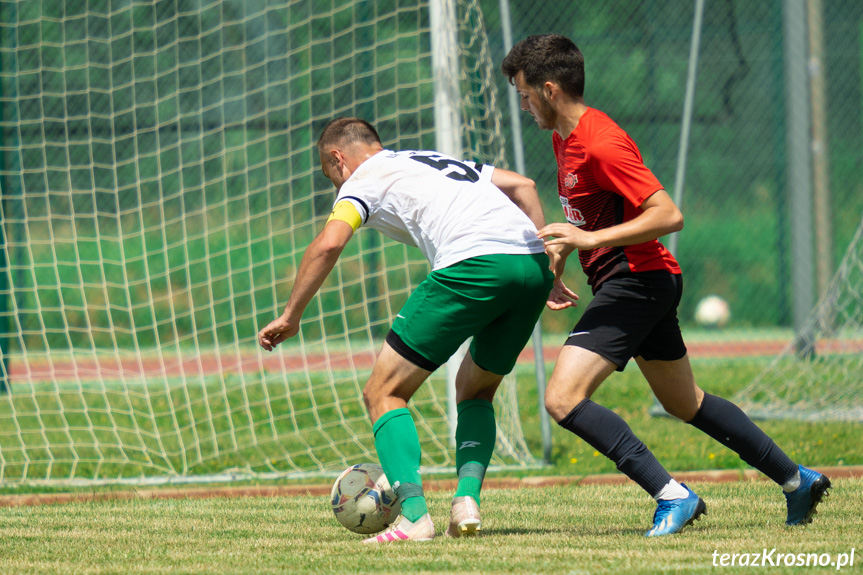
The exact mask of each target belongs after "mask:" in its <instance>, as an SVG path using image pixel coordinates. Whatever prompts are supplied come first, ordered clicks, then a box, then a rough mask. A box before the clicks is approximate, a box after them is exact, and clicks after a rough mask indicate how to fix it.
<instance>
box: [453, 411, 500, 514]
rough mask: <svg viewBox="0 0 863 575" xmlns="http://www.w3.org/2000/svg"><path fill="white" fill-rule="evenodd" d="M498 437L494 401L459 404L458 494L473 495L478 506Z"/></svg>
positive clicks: (456, 453) (457, 427)
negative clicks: (492, 402) (486, 471)
mask: <svg viewBox="0 0 863 575" xmlns="http://www.w3.org/2000/svg"><path fill="white" fill-rule="evenodd" d="M495 436H496V428H495V420H494V407H493V406H492V404H491V402H489V401H486V400H484V399H468V400H467V401H462V402H461V403H459V404H458V425H457V426H456V430H455V445H456V452H455V465H456V469H458V487H457V488H456V492H455V497H462V496H465V495H470V496H471V497H473V498H474V500H475V501H476V504H477V505H479V492H480V489H482V480H483V477H485V470H486V468H487V467H488V464H489V462H490V461H491V454H492V452H493V451H494V441H495Z"/></svg>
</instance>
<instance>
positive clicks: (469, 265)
mask: <svg viewBox="0 0 863 575" xmlns="http://www.w3.org/2000/svg"><path fill="white" fill-rule="evenodd" d="M318 151H319V152H320V158H321V167H322V169H323V172H324V175H326V176H327V177H328V178H329V179H330V180H331V181H332V182H333V184H335V186H336V189H337V190H338V195H337V197H336V201H335V205H334V207H333V213H332V215H331V216H330V219H329V220H328V221H327V223H326V225H325V226H324V229H323V230H322V231H321V232H320V233H319V234H318V236H317V237H316V238H315V239H314V240H313V241H312V243H311V244H310V245H309V247H308V248H307V249H306V252H305V254H304V255H303V259H302V262H301V263H300V268H299V271H298V272H297V277H296V279H295V281H294V285H293V288H292V290H291V295H290V298H289V300H288V303H287V306H286V307H285V311H284V313H283V314H282V315H281V316H280V317H279V318H277V319H276V320H274V321H272V322H271V323H270V324H269V325H267V326H266V327H265V328H264V329H262V330H261V331H260V332H259V334H258V341H259V343H260V345H261V347H263V348H264V349H266V350H272V349H273V348H274V347H275V346H277V345H278V344H279V343H281V342H282V341H284V340H286V339H288V338H289V337H292V336H294V335H296V334H297V332H298V331H299V324H300V318H301V316H302V314H303V310H304V309H305V308H306V306H307V305H308V303H309V301H310V300H311V299H312V297H313V296H314V295H315V293H317V291H318V289H319V288H320V286H321V284H322V283H323V281H324V279H325V278H326V277H327V275H328V274H329V273H330V271H331V270H332V269H333V267H334V265H335V264H336V261H337V260H338V258H339V255H340V254H341V252H342V250H343V249H344V247H345V246H346V245H347V243H348V241H349V240H350V239H351V237H352V236H353V234H354V232H355V231H356V230H357V229H358V228H359V227H360V226H364V227H369V228H373V229H376V230H378V231H380V232H381V233H383V234H384V235H386V236H388V237H390V238H393V239H395V240H397V241H400V242H403V243H405V244H408V245H412V246H416V247H418V248H419V249H420V250H421V251H422V252H423V254H424V255H425V256H426V258H428V260H429V262H430V263H431V265H432V270H431V272H430V273H429V275H428V277H427V278H426V279H425V280H424V281H423V282H422V283H421V284H420V285H419V286H418V287H417V288H416V290H415V291H414V292H413V293H412V294H411V296H410V298H408V301H407V302H406V303H405V305H404V307H403V308H402V310H401V311H400V312H399V313H398V315H397V316H396V318H395V320H394V322H393V325H392V329H391V330H390V332H389V334H388V335H387V337H386V342H385V343H384V344H383V348H382V349H381V352H380V354H379V355H378V357H377V360H376V362H375V366H374V368H373V370H372V374H371V376H370V378H369V380H368V382H367V383H366V386H365V389H364V390H363V398H364V400H365V403H366V407H367V408H368V410H369V416H370V417H371V420H372V423H373V431H374V435H375V447H376V449H377V452H378V457H379V459H380V462H381V466H382V467H383V469H384V472H385V473H386V476H387V478H388V479H389V481H390V483H391V484H392V485H393V487H394V489H395V491H396V493H397V495H398V496H399V498H400V499H401V501H402V515H401V517H400V518H399V520H398V521H397V522H396V523H395V524H394V525H392V526H391V527H390V528H389V529H387V530H386V531H384V532H383V533H382V534H380V535H377V536H375V537H371V538H369V539H366V540H365V541H364V542H365V543H386V542H393V541H407V540H428V539H431V538H433V537H434V536H435V530H434V525H433V524H432V520H431V517H430V516H429V513H428V507H427V505H426V500H425V497H424V495H423V489H422V481H421V479H420V475H419V466H420V457H421V451H420V443H419V439H418V436H417V431H416V426H415V424H414V421H413V418H412V416H411V414H410V412H409V411H408V409H407V402H408V401H409V400H410V398H411V397H412V396H413V394H414V392H416V390H417V389H418V388H419V387H420V385H422V383H423V382H424V381H425V380H426V379H427V378H428V376H429V375H431V373H432V372H433V371H435V370H436V369H437V368H438V367H439V366H441V365H442V364H444V363H445V362H446V361H447V360H448V359H449V358H450V356H451V355H452V354H453V353H455V352H456V350H458V348H459V346H461V344H462V343H463V342H465V341H466V340H467V339H468V338H470V337H473V341H472V343H471V345H470V353H468V354H467V355H466V356H465V358H464V361H463V362H462V364H461V366H460V368H459V370H458V374H457V376H456V401H457V406H458V423H457V427H456V446H457V447H456V467H457V470H458V487H457V488H456V492H455V496H454V498H453V502H452V508H451V513H450V524H449V527H448V529H447V530H446V534H447V535H449V536H453V537H460V536H462V535H474V534H476V533H477V532H478V531H480V529H481V518H480V513H479V503H480V488H481V487H482V481H483V477H484V475H485V470H486V468H487V467H488V464H489V461H490V460H491V454H492V451H493V449H494V441H495V418H494V409H493V407H492V399H493V397H494V393H495V391H496V390H497V387H498V385H500V382H501V380H502V379H503V376H504V375H506V374H507V373H509V372H510V371H511V370H512V368H513V367H514V366H515V362H516V359H517V357H518V354H519V353H520V352H521V350H522V348H523V347H524V345H525V344H526V343H527V341H528V339H529V338H530V335H531V332H532V330H533V327H534V325H535V324H536V321H537V319H538V318H539V315H540V313H541V311H542V309H543V306H544V304H545V303H546V301H547V299H548V296H549V292H550V290H551V288H552V285H553V282H554V275H553V274H552V273H551V272H550V271H549V269H548V268H549V260H548V256H547V255H546V253H545V247H544V245H543V242H542V240H540V239H539V238H538V237H537V236H536V230H537V228H540V227H542V226H543V225H544V219H543V216H542V208H541V206H540V203H539V198H538V196H537V192H536V185H535V184H534V182H533V181H532V180H530V179H528V178H525V177H523V176H520V175H518V174H516V173H514V172H509V171H507V170H502V169H495V168H493V167H491V166H488V165H482V164H477V163H474V162H470V161H462V160H458V159H456V158H452V157H449V156H446V155H444V154H440V153H437V152H431V151H400V152H394V151H390V150H385V149H384V148H383V146H382V145H381V141H380V138H379V137H378V134H377V132H376V130H375V129H374V127H373V126H372V125H371V124H369V123H368V122H366V121H364V120H360V119H357V118H338V119H336V120H333V121H332V122H330V123H329V124H328V125H327V126H326V127H325V128H324V130H323V132H322V133H321V137H320V139H319V140H318Z"/></svg>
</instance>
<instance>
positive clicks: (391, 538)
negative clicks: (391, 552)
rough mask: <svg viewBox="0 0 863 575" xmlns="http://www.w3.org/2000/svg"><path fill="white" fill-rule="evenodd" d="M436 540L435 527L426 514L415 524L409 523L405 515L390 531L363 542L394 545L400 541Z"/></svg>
mask: <svg viewBox="0 0 863 575" xmlns="http://www.w3.org/2000/svg"><path fill="white" fill-rule="evenodd" d="M432 539H434V525H433V524H432V520H431V516H430V515H429V514H428V513H426V514H425V515H423V516H422V517H420V518H419V519H417V520H416V521H415V522H411V521H408V520H407V519H406V518H405V516H404V515H402V516H401V517H399V518H398V520H397V521H396V522H395V523H393V524H392V525H391V526H390V527H389V529H387V530H386V531H384V532H383V533H381V534H380V535H375V536H374V537H369V538H368V539H365V540H363V543H392V542H396V543H398V542H400V541H431V540H432Z"/></svg>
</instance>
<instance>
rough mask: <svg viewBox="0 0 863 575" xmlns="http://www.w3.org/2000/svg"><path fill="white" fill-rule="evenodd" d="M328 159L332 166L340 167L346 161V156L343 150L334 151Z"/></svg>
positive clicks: (331, 151)
mask: <svg viewBox="0 0 863 575" xmlns="http://www.w3.org/2000/svg"><path fill="white" fill-rule="evenodd" d="M327 159H328V160H329V161H330V165H331V166H339V165H341V164H342V163H343V162H344V161H345V156H344V154H342V152H341V150H336V149H332V150H330V153H329V154H328V157H327Z"/></svg>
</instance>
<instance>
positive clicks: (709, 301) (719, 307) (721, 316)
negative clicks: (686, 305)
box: [695, 295, 731, 327]
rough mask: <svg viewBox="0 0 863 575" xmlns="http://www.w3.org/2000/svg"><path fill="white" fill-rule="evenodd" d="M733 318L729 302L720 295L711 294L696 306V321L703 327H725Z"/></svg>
mask: <svg viewBox="0 0 863 575" xmlns="http://www.w3.org/2000/svg"><path fill="white" fill-rule="evenodd" d="M729 319H731V308H730V307H728V302H727V301H725V300H724V299H722V298H721V297H719V296H718V295H709V296H706V297H704V298H702V300H701V301H700V302H698V305H697V306H696V307H695V322H696V323H697V324H698V325H700V326H702V327H724V326H725V325H726V324H727V323H728V320H729Z"/></svg>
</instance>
